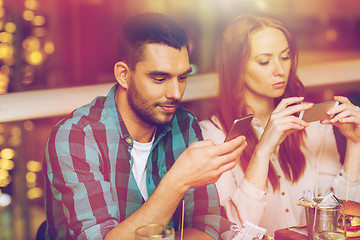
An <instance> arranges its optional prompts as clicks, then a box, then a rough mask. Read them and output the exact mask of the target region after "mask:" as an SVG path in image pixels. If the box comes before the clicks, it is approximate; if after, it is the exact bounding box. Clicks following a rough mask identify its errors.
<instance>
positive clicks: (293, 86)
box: [201, 15, 360, 234]
mask: <svg viewBox="0 0 360 240" xmlns="http://www.w3.org/2000/svg"><path fill="white" fill-rule="evenodd" d="M297 56H298V53H297V47H296V42H295V39H294V36H293V35H292V33H291V32H290V31H289V29H288V28H287V27H286V26H285V25H284V24H283V23H282V22H280V21H279V20H276V19H274V18H272V17H268V16H263V15H243V16H239V17H237V18H236V19H235V20H234V21H233V22H231V24H230V25H229V26H228V27H227V28H226V30H225V32H224V34H223V36H222V40H221V45H220V52H219V80H220V90H219V96H218V98H217V105H216V108H215V114H214V115H213V116H212V117H211V119H210V120H205V121H202V122H201V127H202V130H203V135H204V138H205V139H212V140H213V141H214V142H215V143H221V142H223V141H224V139H225V135H226V134H227V132H228V131H229V129H230V127H231V125H232V123H233V121H234V120H235V119H237V118H241V117H244V116H246V115H248V114H254V119H253V121H252V127H251V129H249V131H248V132H247V133H246V135H245V136H246V139H247V143H248V146H247V147H246V149H245V151H244V153H243V155H242V156H241V158H240V161H239V164H238V166H236V167H235V168H234V169H232V170H230V171H228V172H226V173H224V174H223V175H222V176H221V178H220V179H219V180H218V182H217V183H216V186H217V189H218V192H219V196H220V202H221V204H222V205H223V206H224V207H225V209H226V212H227V215H228V218H229V220H230V221H232V222H234V223H236V224H238V225H241V224H243V223H244V222H245V221H246V220H248V221H250V222H252V223H254V224H258V225H259V226H261V227H264V228H266V229H267V230H268V233H269V234H273V233H274V231H275V230H277V229H281V228H285V227H290V226H300V225H305V224H306V220H305V213H304V208H303V207H300V206H297V205H296V200H298V199H299V198H301V197H302V195H303V191H304V190H310V191H312V192H314V193H315V195H316V196H325V195H327V194H329V193H330V192H334V194H335V195H336V196H337V197H339V198H342V199H353V200H357V201H359V200H360V179H359V175H360V110H359V108H358V107H356V106H354V105H353V104H352V103H351V102H350V101H349V100H348V99H347V98H346V97H341V96H337V97H334V100H336V101H338V102H340V105H339V106H336V107H334V108H333V109H331V110H330V114H337V115H336V116H335V117H333V118H331V119H327V120H323V121H321V123H320V122H319V121H318V122H312V123H307V122H305V121H303V120H301V119H300V118H298V117H297V116H299V112H300V111H302V110H306V109H309V108H311V107H312V104H308V103H306V104H305V103H303V97H302V96H303V89H304V87H303V84H302V83H301V81H300V79H299V78H298V76H297V75H296V69H297ZM333 125H335V126H336V127H338V128H339V130H340V131H341V133H342V134H343V135H344V136H345V137H346V139H347V150H346V155H345V161H344V164H342V163H341V162H340V156H339V154H338V152H337V148H336V141H335V137H334V133H333ZM350 165H351V171H349V169H350ZM348 181H349V184H348ZM347 185H348V186H349V191H348V192H347Z"/></svg>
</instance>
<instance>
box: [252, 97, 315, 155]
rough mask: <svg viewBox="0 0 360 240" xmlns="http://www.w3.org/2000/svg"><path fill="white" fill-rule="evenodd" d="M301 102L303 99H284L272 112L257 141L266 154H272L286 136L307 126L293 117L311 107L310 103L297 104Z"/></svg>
mask: <svg viewBox="0 0 360 240" xmlns="http://www.w3.org/2000/svg"><path fill="white" fill-rule="evenodd" d="M303 100H304V98H303V97H291V98H284V99H283V100H281V102H280V103H279V104H278V106H277V107H276V108H275V110H274V111H273V112H272V114H271V116H270V118H269V121H268V123H267V125H266V127H265V130H264V133H263V135H262V136H261V139H260V141H259V144H260V145H261V146H262V149H263V151H264V149H265V151H266V152H267V154H271V153H273V152H274V151H275V149H276V147H277V146H278V145H280V144H281V143H282V142H283V141H284V140H285V138H286V137H287V136H288V135H290V134H291V133H294V132H296V131H299V130H303V129H304V128H305V127H307V126H309V124H308V123H307V122H305V121H303V120H301V119H300V118H298V117H296V116H294V115H293V114H294V113H297V112H300V111H302V110H306V109H309V108H311V107H312V105H313V104H312V103H309V104H299V103H301V102H302V101H303Z"/></svg>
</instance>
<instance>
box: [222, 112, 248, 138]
mask: <svg viewBox="0 0 360 240" xmlns="http://www.w3.org/2000/svg"><path fill="white" fill-rule="evenodd" d="M253 117H254V115H252V114H250V115H247V116H246V117H243V118H240V119H236V120H235V121H234V124H233V125H232V127H231V129H230V131H229V133H228V134H227V136H226V138H225V142H227V141H230V140H232V139H234V138H236V137H238V136H240V135H244V134H245V133H246V132H247V130H248V129H249V127H250V124H251V121H252V119H253Z"/></svg>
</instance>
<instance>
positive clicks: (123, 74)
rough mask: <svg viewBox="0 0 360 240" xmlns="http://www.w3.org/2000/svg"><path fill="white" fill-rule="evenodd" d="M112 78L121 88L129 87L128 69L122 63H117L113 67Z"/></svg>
mask: <svg viewBox="0 0 360 240" xmlns="http://www.w3.org/2000/svg"><path fill="white" fill-rule="evenodd" d="M114 76H115V79H116V81H117V82H118V83H119V84H120V86H121V87H123V88H125V89H127V88H128V86H129V79H130V69H129V66H128V65H127V64H126V63H124V62H117V63H115V66H114Z"/></svg>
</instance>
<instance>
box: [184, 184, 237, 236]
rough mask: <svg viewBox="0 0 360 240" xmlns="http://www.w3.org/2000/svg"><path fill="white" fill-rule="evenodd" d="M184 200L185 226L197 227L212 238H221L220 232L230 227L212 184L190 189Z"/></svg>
mask: <svg viewBox="0 0 360 240" xmlns="http://www.w3.org/2000/svg"><path fill="white" fill-rule="evenodd" d="M184 201H185V227H190V228H196V229H199V230H201V231H203V232H205V233H207V234H209V235H210V236H211V237H213V238H214V239H221V238H220V236H221V234H222V233H223V232H225V231H227V230H229V229H230V222H229V221H228V220H227V219H226V217H225V215H224V213H223V209H222V207H221V206H220V204H219V199H218V194H217V191H216V189H215V185H214V184H210V185H207V186H204V187H199V188H195V189H190V190H189V191H188V192H187V193H186V194H185V196H184Z"/></svg>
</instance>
